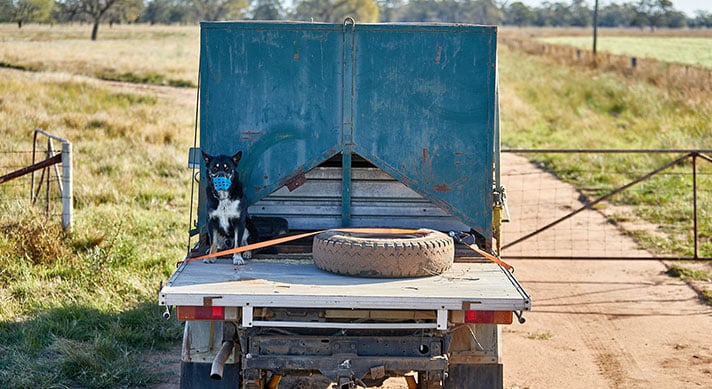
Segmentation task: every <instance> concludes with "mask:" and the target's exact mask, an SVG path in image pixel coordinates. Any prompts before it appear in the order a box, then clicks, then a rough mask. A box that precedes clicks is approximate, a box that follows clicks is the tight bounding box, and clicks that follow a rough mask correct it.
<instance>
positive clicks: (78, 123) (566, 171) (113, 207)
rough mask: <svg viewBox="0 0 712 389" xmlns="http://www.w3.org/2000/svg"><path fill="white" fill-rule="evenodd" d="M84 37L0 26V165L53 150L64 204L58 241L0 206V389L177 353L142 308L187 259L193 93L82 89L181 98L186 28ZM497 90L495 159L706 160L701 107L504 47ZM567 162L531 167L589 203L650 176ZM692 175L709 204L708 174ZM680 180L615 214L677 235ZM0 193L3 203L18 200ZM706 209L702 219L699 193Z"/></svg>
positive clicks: (172, 331)
mask: <svg viewBox="0 0 712 389" xmlns="http://www.w3.org/2000/svg"><path fill="white" fill-rule="evenodd" d="M89 33H90V26H79V25H75V26H54V27H50V26H33V25H28V26H26V27H23V29H22V30H18V29H17V28H16V26H15V25H0V41H1V42H2V44H1V45H0V63H1V64H2V65H3V66H4V67H5V69H1V68H0V137H2V139H3V149H2V150H0V162H3V161H2V160H3V159H11V158H15V156H14V154H4V153H2V152H4V151H7V150H27V149H29V148H30V146H31V143H30V142H31V131H32V129H34V128H36V127H41V128H44V129H45V130H48V131H50V132H52V133H54V134H57V135H59V136H62V137H65V138H68V139H69V140H71V141H72V142H73V144H74V150H75V157H74V163H75V201H76V205H75V207H76V209H75V227H74V231H73V232H72V233H70V234H67V233H64V232H63V231H62V230H61V228H60V227H59V222H58V221H56V223H55V222H44V220H43V219H42V218H39V219H38V218H37V217H36V216H37V215H36V213H37V212H38V211H33V210H26V209H25V208H26V204H24V203H21V202H4V203H2V211H0V286H1V287H0V351H1V353H0V387H8V388H15V387H17V388H24V387H36V388H42V387H87V388H94V387H137V386H146V385H150V384H153V383H157V382H161V380H163V379H164V377H163V376H162V375H161V373H160V372H156V371H154V370H152V369H151V368H152V365H151V363H150V362H148V361H150V360H151V356H152V355H155V353H156V351H157V350H165V349H166V348H167V347H170V346H175V345H177V344H179V343H180V336H181V330H180V325H179V323H178V322H177V321H175V320H168V321H166V320H163V319H161V318H160V310H159V308H158V307H157V306H156V292H157V289H158V286H159V283H160V282H161V281H164V280H165V279H166V278H167V277H168V275H169V274H170V273H171V272H172V270H173V269H174V268H175V263H176V261H177V260H178V259H180V258H181V257H182V256H183V254H184V252H185V246H186V243H187V231H188V207H189V191H190V180H191V173H190V171H189V170H188V169H187V168H186V160H187V150H188V148H189V147H190V146H192V144H193V125H194V114H195V106H194V101H195V99H194V89H193V88H180V89H171V90H166V89H165V88H158V87H147V88H126V87H125V86H123V85H121V84H117V83H107V82H99V81H97V80H96V79H97V78H101V79H111V80H117V79H124V80H128V81H132V82H142V83H152V84H170V85H182V86H185V85H194V84H195V83H196V80H197V63H198V28H197V27H159V26H152V27H151V26H118V27H114V28H113V29H110V28H108V26H102V28H101V29H100V34H99V41H98V42H91V41H90V40H89ZM18 69H24V70H18ZM500 76H501V81H500V85H501V86H500V88H501V105H502V108H501V114H502V129H503V136H504V142H505V144H506V145H507V146H510V147H541V148H648V147H651V148H709V147H712V130H711V129H710V123H711V122H712V98H711V96H709V95H706V94H701V93H698V94H695V95H685V96H682V95H679V94H676V93H670V92H669V91H667V90H663V89H661V88H658V87H656V86H655V85H653V84H651V83H647V82H640V81H636V80H632V79H629V78H626V77H625V76H623V75H620V74H616V73H609V72H601V71H597V70H593V69H582V68H570V67H567V66H563V65H561V64H559V63H557V62H555V61H552V60H549V59H547V58H545V57H533V56H527V55H525V54H523V53H521V52H517V51H514V50H510V49H508V48H506V47H502V48H501V50H500ZM176 96H178V98H176ZM181 96H182V97H181ZM186 96H187V97H186ZM577 158H579V157H576V158H574V159H570V158H561V157H549V158H546V159H545V160H543V161H542V163H544V164H545V165H546V166H547V167H549V168H550V169H552V170H554V171H555V172H557V174H558V175H559V176H560V177H562V178H565V179H567V180H569V181H571V182H574V183H576V185H578V186H579V187H582V188H593V189H592V191H593V192H595V191H602V190H605V189H606V188H610V187H612V186H613V185H617V184H619V183H621V182H625V181H626V180H628V179H630V175H631V174H634V173H636V172H638V169H641V170H642V169H645V168H648V167H650V166H655V165H656V164H657V163H659V162H660V161H659V160H658V159H657V157H654V156H644V157H643V158H642V159H632V158H631V157H629V156H628V157H621V159H613V160H604V159H601V158H600V157H596V156H583V157H581V159H577ZM0 166H4V165H2V164H0ZM681 169H686V167H682V168H681ZM702 169H707V170H703V172H704V173H706V174H707V175H706V176H705V177H706V178H705V179H706V180H707V181H705V185H706V186H705V187H706V188H707V190H708V191H709V188H711V187H712V183H710V175H709V173H712V169H709V168H708V167H703V168H702ZM0 173H5V172H0ZM679 177H682V176H680V175H675V174H673V175H670V176H668V177H667V178H666V179H667V180H668V181H664V182H662V183H657V184H654V185H653V186H648V187H644V188H642V189H641V190H640V191H639V192H637V193H636V192H631V194H630V198H626V199H623V200H622V201H626V202H629V203H640V204H646V203H652V204H650V206H647V207H642V208H641V209H642V210H643V211H641V214H640V216H639V217H641V218H646V220H650V222H653V223H659V224H661V225H664V226H668V227H669V228H670V231H674V229H673V227H674V226H675V225H684V223H685V222H686V220H684V218H681V217H680V215H681V211H680V209H681V207H682V208H684V207H685V206H686V205H685V204H689V203H687V202H684V204H678V203H676V201H678V200H680V201H681V199H680V198H678V197H679V196H678V194H679V192H680V191H682V192H685V191H689V183H683V182H677V181H675V180H676V179H679ZM0 191H2V192H0V193H1V194H2V196H3V197H4V198H13V196H16V195H18V196H19V194H18V193H13V192H12V189H4V188H3V187H0ZM661 195H662V196H661ZM705 196H707V197H706V200H704V201H706V203H704V204H710V202H709V196H710V193H709V192H707V193H706V194H705ZM660 198H667V199H669V200H666V201H669V202H668V203H664V204H663V203H660V200H659V199H660ZM706 209H709V207H707V208H706ZM651 210H653V211H656V212H654V213H652V214H649V215H647V214H646V212H649V211H651ZM705 217H706V219H705V220H704V223H705V226H706V229H705V230H704V234H705V235H704V236H705V237H706V239H707V240H706V241H705V244H706V246H704V248H705V250H706V251H705V253H707V255H711V254H710V253H712V247H711V246H710V243H709V241H710V240H709V238H710V236H712V231H710V226H711V225H712V221H711V220H710V213H709V211H707V210H706V211H705ZM28 236H32V237H35V239H26V237H28ZM688 238H689V237H684V236H683V237H678V236H677V235H676V234H675V233H671V234H670V239H663V241H660V240H658V241H654V240H651V241H650V242H648V243H647V244H649V247H651V248H655V249H656V250H660V251H661V252H674V251H675V250H684V246H685V245H688V244H687V243H689V240H687V239H688ZM688 246H689V245H688Z"/></svg>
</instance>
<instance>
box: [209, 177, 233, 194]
mask: <svg viewBox="0 0 712 389" xmlns="http://www.w3.org/2000/svg"><path fill="white" fill-rule="evenodd" d="M230 185H232V181H231V180H230V179H229V178H227V177H213V186H214V187H215V190H218V191H220V190H228V189H230Z"/></svg>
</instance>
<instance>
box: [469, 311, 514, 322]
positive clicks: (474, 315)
mask: <svg viewBox="0 0 712 389" xmlns="http://www.w3.org/2000/svg"><path fill="white" fill-rule="evenodd" d="M465 323H474V324H512V312H511V311H465Z"/></svg>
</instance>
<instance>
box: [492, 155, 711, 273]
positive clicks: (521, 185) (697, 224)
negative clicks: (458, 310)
mask: <svg viewBox="0 0 712 389" xmlns="http://www.w3.org/2000/svg"><path fill="white" fill-rule="evenodd" d="M502 151H503V153H506V155H503V162H502V172H503V173H502V175H503V182H504V184H505V187H506V188H507V196H508V205H509V210H510V212H509V214H510V219H511V220H510V223H509V225H507V224H505V225H504V227H503V230H504V239H503V242H502V254H503V257H505V258H511V259H516V258H521V259H524V258H529V259H544V258H547V259H657V260H659V259H670V260H677V259H684V260H710V259H712V242H711V241H710V237H711V236H712V215H711V214H710V211H709V210H710V209H712V158H711V157H710V155H711V154H710V151H711V150H565V149H559V150H536V149H507V150H502ZM517 155H519V156H522V157H517ZM524 156H526V158H524ZM571 161H576V162H571ZM574 166H578V168H576V167H574ZM581 166H584V168H581ZM606 170H608V171H606ZM584 175H589V176H593V175H596V176H598V179H597V180H596V179H594V180H585V179H584V180H582V179H580V177H581V176H584ZM606 177H608V178H609V179H608V180H609V181H610V184H609V185H605V181H606ZM591 181H594V182H604V184H599V185H597V186H590V184H588V185H589V187H586V186H585V185H583V184H582V182H591ZM614 183H617V185H613V184H614Z"/></svg>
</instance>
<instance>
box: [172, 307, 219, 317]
mask: <svg viewBox="0 0 712 389" xmlns="http://www.w3.org/2000/svg"><path fill="white" fill-rule="evenodd" d="M177 311H178V312H177V315H176V316H178V320H225V307H178V308H177Z"/></svg>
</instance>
